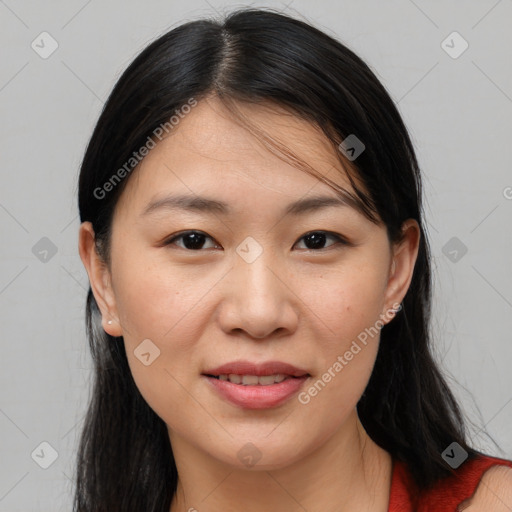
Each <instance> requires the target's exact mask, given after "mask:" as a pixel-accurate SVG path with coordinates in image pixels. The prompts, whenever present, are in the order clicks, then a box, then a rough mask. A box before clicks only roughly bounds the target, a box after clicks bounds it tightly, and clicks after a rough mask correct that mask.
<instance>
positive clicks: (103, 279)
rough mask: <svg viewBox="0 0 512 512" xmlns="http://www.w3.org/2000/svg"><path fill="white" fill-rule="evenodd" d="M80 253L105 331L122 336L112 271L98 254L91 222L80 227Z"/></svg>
mask: <svg viewBox="0 0 512 512" xmlns="http://www.w3.org/2000/svg"><path fill="white" fill-rule="evenodd" d="M78 251H79V253H80V258H81V260H82V263H83V264H84V267H85V269H86V271H87V274H88V276H89V282H90V284H91V289H92V293H93V294H94V298H95V299H96V303H97V304H98V308H99V309H100V311H101V316H102V327H103V329H104V331H105V332H106V333H108V334H110V335H111V336H122V329H121V326H120V324H119V321H118V316H117V308H116V302H115V296H114V292H113V289H112V285H111V277H110V271H109V269H108V266H107V264H106V263H105V262H104V261H103V259H102V258H101V257H100V256H99V254H98V252H97V248H96V243H95V234H94V229H93V227H92V224H91V223H90V222H83V223H82V224H81V226H80V231H79V240H78Z"/></svg>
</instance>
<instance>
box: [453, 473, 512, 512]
mask: <svg viewBox="0 0 512 512" xmlns="http://www.w3.org/2000/svg"><path fill="white" fill-rule="evenodd" d="M458 510H459V511H462V510H464V512H488V511H492V512H510V511H511V510H512V468H510V467H507V466H493V467H491V468H490V469H488V470H487V471H486V472H485V473H484V475H483V476H482V479H481V480H480V483H479V484H478V487H477V488H476V490H475V492H474V494H473V496H472V497H471V498H468V499H467V500H464V501H463V502H462V503H461V504H460V505H459V507H458Z"/></svg>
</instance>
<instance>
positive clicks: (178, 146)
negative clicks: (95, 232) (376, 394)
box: [81, 98, 418, 468]
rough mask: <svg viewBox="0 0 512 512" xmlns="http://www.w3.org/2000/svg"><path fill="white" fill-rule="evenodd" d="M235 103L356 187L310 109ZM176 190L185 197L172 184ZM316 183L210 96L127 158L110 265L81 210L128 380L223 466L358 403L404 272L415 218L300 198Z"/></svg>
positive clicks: (178, 432)
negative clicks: (300, 113)
mask: <svg viewBox="0 0 512 512" xmlns="http://www.w3.org/2000/svg"><path fill="white" fill-rule="evenodd" d="M239 108H240V109H241V110H242V112H243V113H244V114H245V115H247V116H248V117H249V118H250V119H251V121H252V122H253V123H256V124H257V125H258V126H259V127H261V128H262V129H263V130H265V131H266V132H267V133H268V134H270V135H271V136H273V137H276V138H278V139H279V140H280V141H281V142H282V143H283V144H285V145H286V146H287V147H288V148H289V149H291V150H292V151H293V152H294V153H295V154H297V155H298V156H299V157H300V158H301V159H303V160H304V161H306V162H307V163H309V164H310V165H312V166H313V167H314V168H315V169H316V170H317V171H318V172H320V173H321V174H322V175H324V176H328V177H329V178H330V179H331V180H333V181H336V182H337V183H339V184H340V185H342V186H343V187H345V188H346V189H347V190H350V191H353V189H352V188H351V186H350V183H349V181H348V179H346V177H344V173H343V171H342V169H341V166H340V163H339V161H338V159H337V158H336V155H335V154H334V153H333V150H332V148H331V147H330V146H329V144H328V142H327V141H326V140H325V139H324V137H323V136H322V134H321V133H320V132H319V131H318V130H316V129H315V128H314V127H313V126H312V125H310V124H309V123H307V122H305V121H303V120H300V119H298V118H296V117H294V116H291V115H290V114H288V113H286V112H285V111H281V110H279V109H275V108H274V109H270V108H264V107H262V106H249V105H239ZM178 195H179V196H187V197H188V198H190V199H191V200H195V201H196V202H195V206H194V204H192V203H191V202H190V201H189V206H188V207H186V203H187V201H185V200H184V199H182V200H181V201H180V202H178V201H176V200H174V201H173V200H172V199H171V198H172V197H176V196H178ZM320 196H321V197H324V198H328V199H329V198H331V199H333V198H334V199H336V198H337V197H338V195H337V194H336V193H335V191H334V190H333V189H332V188H330V187H329V186H328V185H326V184H324V183H322V182H321V181H319V180H318V179H317V178H316V177H314V176H311V175H309V174H307V173H305V172H303V171H301V170H299V169H297V168H296V167H293V166H292V165H290V164H288V163H285V162H284V161H283V160H282V159H280V158H279V157H277V156H275V155H273V154H272V153H271V152H269V151H268V150H267V149H265V147H264V146H263V145H262V144H261V142H260V141H258V140H257V139H256V138H255V137H254V136H253V135H251V134H249V133H248V132H247V131H246V130H245V129H243V128H242V127H241V126H240V125H239V124H237V123H236V122H235V121H233V120H232V118H230V116H229V115H228V114H227V113H226V111H225V110H224V109H223V107H222V106H221V104H220V103H219V101H218V100H216V99H215V98H210V99H207V100H203V101H201V102H199V103H198V104H197V106H196V107H195V108H193V109H192V111H191V112H190V113H189V114H187V116H186V117H184V118H183V119H182V120H181V121H180V123H179V125H178V126H177V127H176V128H175V129H174V131H173V132H172V133H171V135H170V136H168V137H167V138H166V139H164V140H163V141H161V142H159V143H158V144H157V145H156V147H155V148H154V149H152V150H151V151H150V153H149V154H148V155H147V156H146V157H145V159H144V160H143V162H142V163H141V165H140V166H139V167H138V168H137V169H136V170H135V171H133V175H132V176H131V177H130V179H129V181H128V183H127V186H126V188H125V190H124V191H123V193H122V195H121V197H120V200H119V202H118V204H117V206H116V210H115V215H114V219H113V225H112V239H111V253H110V257H111V264H110V268H106V267H105V266H102V265H100V264H99V263H98V262H97V260H96V256H95V253H94V251H92V250H90V248H91V247H92V244H91V242H90V240H92V239H90V238H89V242H87V240H88V233H89V234H90V226H87V225H83V226H82V231H81V255H82V259H83V260H84V263H85V265H86V267H87V269H88V271H89V276H90V279H91V284H92V286H93V290H94V293H95V296H96V298H97V301H98V303H99V305H100V309H101V311H102V314H103V327H104V329H105V330H106V331H107V332H109V333H110V334H112V335H114V336H123V338H124V343H125V347H126V353H127V357H128V362H129V365H130V369H131V372H132V374H133V377H134V380H135V382H136V384H137V386H138V388H139V390H140V392H141V394H142V395H143V397H144V398H145V400H146V401H147V403H148V404H149V405H150V407H151V408H152V409H153V410H154V411H155V412H156V413H157V414H158V416H160V417H161V418H162V419H163V421H165V423H166V424H167V426H168V430H169V435H170V439H171V443H172V444H173V449H176V450H178V449H179V446H182V445H184V444H186V445H188V446H192V447H193V448H194V449H196V450H199V451H201V452H202V453H205V454H208V455H209V456H211V457H212V458H213V459H216V460H218V461H223V462H224V463H227V464H230V465H233V466H242V465H243V464H246V462H245V459H244V454H245V453H246V452H247V451H248V452H249V453H248V454H249V455H251V454H252V455H254V454H256V453H258V454H259V455H258V457H261V459H260V460H259V462H258V464H259V465H260V466H259V467H269V468H270V467H272V468H278V467H284V466H286V465H287V464H290V463H292V462H293V461H294V460H296V459H299V458H301V457H303V456H304V455H305V454H307V453H309V452H311V451H313V450H314V449H315V448H316V447H318V446H320V445H321V444H322V443H325V441H326V440H327V439H329V438H330V437H331V436H332V435H333V433H334V432H336V431H338V430H339V429H340V428H343V426H344V424H345V423H346V422H347V419H348V418H349V417H351V414H352V413H353V412H354V410H355V407H356V404H357V402H358V400H359V398H360V396H361V395H362V393H363V391H364V389H365V387H366V385H367V383H368V380H369V378H370V375H371V372H372V368H373V365H374V362H375V358H376V354H377V349H378V343H379V335H378V334H375V333H376V332H377V331H378V327H381V326H382V325H383V324H385V323H387V322H389V321H391V319H392V315H391V313H390V312H389V311H390V309H391V308H393V307H394V306H395V307H396V305H397V304H399V303H400V301H401V300H402V298H403V296H404V295H405V293H406V290H407V287H408V286H409V283H410V279H411V276H412V270H413V266H414V261H415V258H416V250H417V241H418V240H417V231H416V229H415V223H414V222H411V223H409V225H408V226H405V227H406V228H407V229H406V230H405V233H406V237H405V242H404V243H403V244H401V245H400V246H397V247H395V246H392V245H391V244H390V242H389V240H388V238H387V234H386V229H385V227H384V226H383V225H376V224H373V223H372V222H370V221H369V220H368V219H367V218H365V217H364V216H363V215H362V214H361V213H359V212H358V211H357V210H356V209H355V208H353V207H352V206H350V205H347V204H345V205H342V204H335V203H334V202H333V201H331V202H330V203H329V204H323V206H322V205H321V204H319V202H316V203H315V202H309V203H304V201H307V200H310V199H311V198H313V197H315V198H316V197H320ZM200 197H201V198H207V199H209V200H212V201H215V202H217V203H208V202H206V201H202V202H201V201H199V200H198V199H199V198H200ZM299 201H302V202H303V203H302V207H301V203H297V202H299ZM218 203H224V205H223V206H222V205H219V204H218ZM294 203H297V204H295V207H294V208H293V209H291V210H290V211H288V210H289V209H290V205H293V204H294ZM325 203H327V202H325ZM88 243H89V244H90V245H89V249H87V244H88ZM393 260H394V263H393ZM95 261H96V263H94V262H95ZM392 267H394V268H392ZM109 319H110V320H112V323H111V324H108V323H107V321H108V320H109ZM365 333H366V336H365ZM357 347H358V348H357ZM241 361H242V362H245V363H246V364H245V365H244V364H242V365H238V366H236V364H235V363H240V362H241ZM272 362H273V363H272ZM276 362H277V363H283V364H276ZM228 363H234V366H232V367H231V368H224V369H222V368H221V369H219V370H216V369H217V368H219V367H220V366H222V365H226V364H228ZM266 363H270V364H266ZM286 365H290V366H286ZM292 367H293V368H292ZM227 374H233V375H235V376H233V377H226V375H227ZM292 374H294V375H293V376H292ZM207 375H215V376H214V377H211V376H210V377H208V376H207ZM240 375H245V377H239V376H240ZM258 375H259V379H258V380H255V379H256V378H257V377H258ZM272 375H274V377H272ZM265 376H266V378H265ZM215 377H218V378H215ZM227 378H228V379H229V380H228V381H226V380H225V379H227ZM283 378H284V380H282V379H283ZM240 379H242V383H237V382H238V381H239V380H240ZM281 380H282V382H279V381H281ZM276 381H278V382H276ZM247 443H252V445H248V444H247ZM254 447H256V448H254ZM244 450H245V452H244ZM251 451H253V452H254V453H250V452H251Z"/></svg>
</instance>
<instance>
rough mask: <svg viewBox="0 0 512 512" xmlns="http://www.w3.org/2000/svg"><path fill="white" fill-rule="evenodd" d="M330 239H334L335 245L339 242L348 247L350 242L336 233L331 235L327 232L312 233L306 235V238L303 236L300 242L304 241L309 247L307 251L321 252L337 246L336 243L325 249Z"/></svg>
mask: <svg viewBox="0 0 512 512" xmlns="http://www.w3.org/2000/svg"><path fill="white" fill-rule="evenodd" d="M328 238H331V239H334V240H335V243H336V242H338V243H341V244H342V245H348V242H347V241H346V240H345V239H343V238H342V237H341V236H339V235H336V234H335V233H329V232H327V231H310V232H309V233H306V234H305V235H304V236H302V237H301V238H300V240H304V242H305V244H306V246H307V247H306V249H310V250H320V249H328V248H329V247H332V246H333V245H335V243H334V244H331V245H329V246H327V247H323V245H324V244H325V242H326V240H327V239H328Z"/></svg>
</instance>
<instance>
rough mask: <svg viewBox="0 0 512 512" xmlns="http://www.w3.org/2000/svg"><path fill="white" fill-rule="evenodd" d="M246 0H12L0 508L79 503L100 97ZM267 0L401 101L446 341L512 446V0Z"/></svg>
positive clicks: (458, 371) (0, 50)
mask: <svg viewBox="0 0 512 512" xmlns="http://www.w3.org/2000/svg"><path fill="white" fill-rule="evenodd" d="M241 5H242V4H238V3H237V4H235V3H230V2H220V1H214V0H212V1H211V3H208V2H207V1H206V0H188V1H187V2H183V3H179V2H175V1H169V0H167V1H159V0H152V1H144V2H142V1H131V2H126V1H120V0H116V1H109V2H99V1H98V0H90V1H89V2H87V1H84V0H72V1H70V0H67V1H63V0H61V1H57V0H52V1H51V2H48V1H47V2H41V3H37V4H36V3H35V2H29V1H27V0H25V1H16V0H5V1H0V34H1V36H0V37H1V39H2V44H1V45H0V54H1V63H2V66H1V69H0V108H1V116H2V117H1V119H2V125H1V126H2V128H1V129H2V136H1V141H0V144H1V149H0V155H1V171H0V172H1V189H0V227H1V235H2V242H1V245H0V257H1V263H0V315H1V333H2V340H1V342H2V344H1V347H2V352H1V357H0V434H1V436H0V447H1V448H0V449H1V452H0V453H1V464H2V465H1V468H0V512H6V511H9V512H14V511H25V512H26V511H36V510H37V511H39V510H41V511H42V510H44V511H48V510H52V511H66V510H70V509H71V495H72V491H73V485H72V482H71V480H70V478H71V477H72V475H73V464H74V455H75V450H76V446H77V441H78V434H79V431H80V427H81V425H82V419H83V414H84V411H85V406H86V403H87V400H88V396H89V388H88V384H89V378H90V366H91V361H90V356H89V351H88V347H87V343H86V338H85V334H84V327H83V326H84V321H83V316H84V299H85V293H86V288H87V284H88V281H87V276H86V273H85V270H84V269H83V267H82V264H81V262H80V259H79V257H78V252H77V229H78V225H79V223H78V217H77V207H76V199H75V197H76V183H77V173H78V167H79V164H80V160H81V157H82V156H83V152H84V149H85V145H86V143H87V141H88V138H89V136H90V134H91V132H92V128H93V124H94V122H95V121H96V119H97V117H98V115H99V113H100V110H101V108H102V105H103V103H104V101H105V99H106V98H107V95H108V93H109V92H110V90H111V88H112V86H113V85H114V83H115V81H116V79H117V78H118V77H119V75H120V73H121V72H122V71H123V70H124V68H125V67H126V66H127V65H128V64H129V62H130V61H131V60H132V59H133V58H134V57H135V55H136V54H137V53H138V52H139V51H140V50H141V49H142V48H143V47H144V46H145V45H146V44H147V43H148V42H149V41H151V40H153V39H155V38H156V37H157V36H158V35H160V34H162V33H164V32H166V31H167V30H169V29H170V28H171V27H174V26H176V25H178V24H180V23H182V22H183V21H185V20H189V19H194V18H197V17H200V16H203V15H215V14H216V11H218V12H220V13H223V12H226V11H230V10H231V8H233V7H235V6H241ZM252 5H258V6H260V5H264V6H269V7H275V8H280V9H282V10H284V11H285V12H290V13H291V14H295V15H297V14H300V15H301V16H303V17H304V18H305V19H307V20H309V21H311V22H313V23H314V24H316V25H317V26H319V27H320V28H323V29H324V30H326V31H327V32H328V33H330V34H331V35H334V36H336V37H338V38H339V39H340V40H341V41H342V42H344V43H346V44H347V45H348V46H349V47H350V48H352V49H353V50H354V51H355V52H356V53H358V54H359V55H360V56H361V57H362V58H363V59H364V60H365V61H366V62H367V63H368V64H369V65H370V67H371V68H372V69H373V70H374V71H375V73H376V74H377V76H378V77H379V78H380V80H381V81H382V82H383V84H384V86H385V87H386V88H387V89H388V90H389V91H390V94H391V96H392V97H393V99H394V100H395V101H396V102H397V104H398V107H399V109H400V112H401V113H402V115H403V117H404V120H405V122H406V124H407V126H408V128H409V130H410V132H411V136H412V138H413V141H414V144H415V146H416V149H417V152H418V157H419V161H420V165H421V167H422V169H423V171H424V176H425V195H426V217H427V221H428V228H429V235H430V239H431V243H432V249H433V263H434V270H435V301H434V302H435V307H434V323H433V331H434V335H435V338H436V351H437V353H438V356H439V359H440V360H442V361H443V363H444V366H443V368H444V371H445V373H446V375H447V377H448V379H449V381H450V382H452V383H453V388H454V391H455V393H456V395H457V396H458V397H459V398H460V400H461V402H462V404H463V407H464V409H465V411H466V412H467V414H468V416H469V417H470V418H471V419H472V420H473V421H474V422H475V426H474V428H473V429H472V439H473V443H474V444H475V445H476V446H477V447H478V448H480V449H482V450H484V451H487V453H490V454H492V455H496V456H502V457H506V458H512V434H511V431H512V428H511V425H512V371H511V362H512V343H511V335H510V332H511V329H512V314H511V313H512V272H511V262H512V235H511V227H510V220H511V217H512V172H511V168H510V163H511V161H512V159H511V156H512V155H511V147H512V145H511V143H510V136H511V134H512V130H511V128H512V70H511V63H510V55H511V54H512V33H511V31H510V24H511V21H512V0H500V1H496V0H489V1H487V0H486V1H483V0H482V1H466V2H457V1H446V0H443V1H441V0H436V1H430V2H426V1H423V2H420V1H419V0H415V1H414V2H413V1H412V0H396V1H387V2H378V1H377V0H375V1H357V2H356V1H339V0H330V1H324V2H322V1H314V2H313V1H306V0H295V1H293V0H292V1H289V3H288V5H286V4H285V3H282V2H267V3H265V4H257V3H255V4H252ZM44 31H46V32H48V33H49V34H50V35H51V37H52V38H53V39H54V40H56V41H57V43H58V48H57V50H56V51H55V52H54V53H53V54H51V55H50V56H49V57H47V58H45V59H44V58H42V57H41V56H40V53H41V52H44V51H46V52H47V51H49V49H51V40H50V39H49V38H48V36H40V34H41V33H42V32H44ZM453 31H457V32H458V33H459V34H460V35H461V36H462V38H464V40H466V41H467V43H468V44H469V47H468V49H467V50H466V51H465V52H464V53H462V54H461V55H460V56H458V57H457V58H453V57H452V56H450V55H449V53H447V51H448V52H451V53H452V55H454V52H456V53H458V52H460V50H461V49H462V48H463V46H462V44H463V41H462V40H461V39H457V37H458V36H455V38H454V36H450V37H449V38H448V39H447V41H446V43H444V44H443V41H444V40H445V39H446V38H447V37H448V36H449V35H450V34H451V33H452V32H453ZM41 39H43V41H42V42H41ZM33 41H35V42H34V46H35V45H36V44H37V45H38V46H36V47H35V48H36V49H37V51H38V52H39V53H37V52H36V51H35V49H33V48H32V47H31V45H32V42H33ZM450 47H451V48H450ZM43 237H47V238H48V239H49V240H50V241H51V244H49V242H48V241H47V240H43V241H42V242H40V240H41V238H43ZM453 237H455V239H454V240H452V241H451V242H450V240H451V239H452V238H453ZM36 244H39V245H36ZM53 245H54V246H55V249H56V250H57V252H56V253H55V254H53V253H52V246H53ZM34 246H35V249H33V248H34ZM464 248H467V253H466V254H464V250H465V249H464ZM55 249H54V250H55ZM45 250H46V251H48V252H47V253H45V252H44V251H45ZM479 411H481V415H480V413H479ZM484 427H485V428H486V429H487V431H488V432H489V433H490V434H491V435H492V436H493V437H494V439H495V440H496V441H497V442H498V443H499V444H500V445H501V447H502V448H503V450H502V451H500V450H498V448H496V447H495V446H494V445H493V444H492V443H491V442H490V441H489V440H488V439H487V438H486V437H485V435H484V434H483V433H482V431H481V430H482V428H484ZM42 442H47V443H49V444H50V445H51V446H52V447H53V448H54V449H55V450H56V452H57V454H58V456H57V459H56V460H55V461H54V462H53V463H52V464H51V465H50V466H49V467H48V468H47V469H43V468H42V467H40V464H44V463H45V462H46V463H49V462H51V449H50V448H48V447H47V446H46V445H43V446H40V444H41V443H42ZM32 454H33V455H32ZM38 455H39V456H38Z"/></svg>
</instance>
